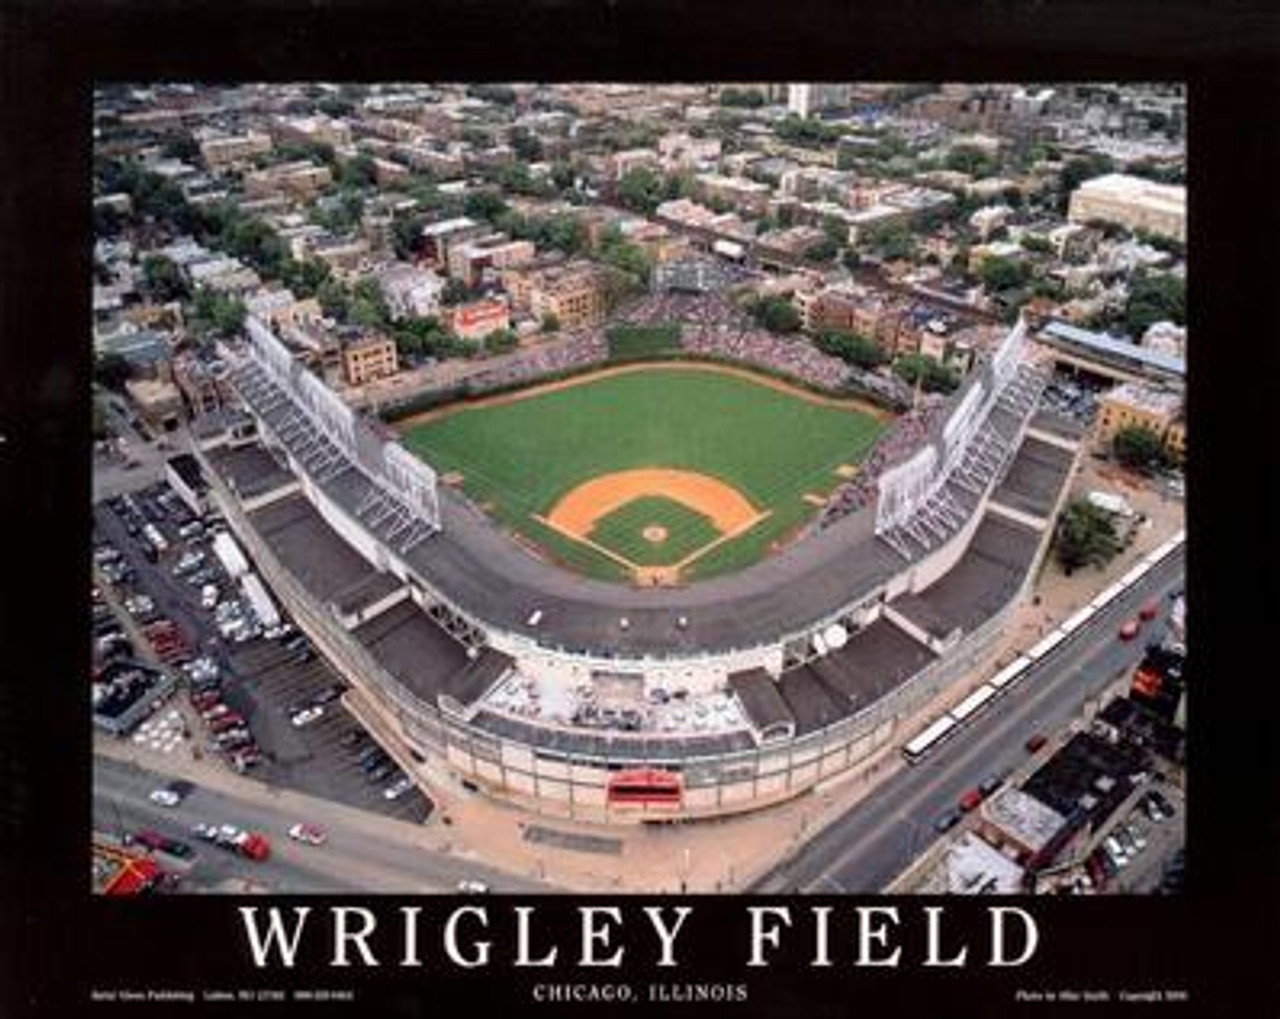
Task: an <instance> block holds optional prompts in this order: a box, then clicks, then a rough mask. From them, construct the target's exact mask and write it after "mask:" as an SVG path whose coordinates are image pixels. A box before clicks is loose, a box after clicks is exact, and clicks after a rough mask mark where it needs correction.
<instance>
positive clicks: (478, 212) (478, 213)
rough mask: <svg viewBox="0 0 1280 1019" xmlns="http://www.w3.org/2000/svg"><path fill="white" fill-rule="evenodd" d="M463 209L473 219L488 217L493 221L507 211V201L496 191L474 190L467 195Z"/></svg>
mask: <svg viewBox="0 0 1280 1019" xmlns="http://www.w3.org/2000/svg"><path fill="white" fill-rule="evenodd" d="M462 209H463V212H465V213H466V214H467V215H468V216H470V217H471V218H472V219H487V220H489V221H490V222H492V221H493V220H494V219H495V218H497V217H498V216H500V215H501V214H502V213H504V212H506V211H507V203H506V202H504V201H503V200H502V196H501V195H499V194H498V192H496V191H488V190H485V191H473V192H472V193H471V194H469V195H467V197H466V200H465V201H464V202H463V205H462Z"/></svg>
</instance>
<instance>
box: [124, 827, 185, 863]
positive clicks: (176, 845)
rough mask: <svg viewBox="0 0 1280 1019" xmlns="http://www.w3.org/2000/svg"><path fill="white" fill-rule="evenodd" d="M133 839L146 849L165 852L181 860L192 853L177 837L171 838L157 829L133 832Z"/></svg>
mask: <svg viewBox="0 0 1280 1019" xmlns="http://www.w3.org/2000/svg"><path fill="white" fill-rule="evenodd" d="M133 841H134V842H136V843H138V844H139V845H142V846H146V847H147V848H148V849H152V850H155V851H156V852H160V853H167V854H168V855H169V856H176V857H178V858H179V859H181V860H185V859H189V858H190V857H191V856H193V855H194V850H192V848H191V847H190V846H189V845H187V844H186V843H185V842H179V841H178V840H177V839H171V838H169V837H168V836H167V835H161V834H160V832H158V831H140V832H135V833H134V835H133Z"/></svg>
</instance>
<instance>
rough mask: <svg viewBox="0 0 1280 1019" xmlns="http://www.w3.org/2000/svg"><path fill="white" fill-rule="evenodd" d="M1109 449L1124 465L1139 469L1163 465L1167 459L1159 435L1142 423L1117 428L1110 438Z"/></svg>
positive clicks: (1144, 469) (1143, 469)
mask: <svg viewBox="0 0 1280 1019" xmlns="http://www.w3.org/2000/svg"><path fill="white" fill-rule="evenodd" d="M1111 451H1112V452H1113V453H1114V454H1115V458H1116V459H1117V460H1118V461H1119V462H1120V463H1121V464H1123V465H1124V466H1125V467H1131V468H1133V469H1135V470H1141V471H1146V470H1150V469H1151V468H1152V467H1160V466H1163V465H1164V464H1165V463H1166V462H1167V460H1168V458H1167V456H1166V454H1165V449H1164V443H1163V442H1162V441H1161V439H1160V436H1159V435H1157V434H1156V433H1155V432H1153V431H1152V430H1151V429H1150V428H1146V427H1144V426H1142V425H1129V426H1127V427H1125V428H1121V429H1119V430H1118V431H1117V432H1116V434H1115V435H1114V436H1112V438H1111Z"/></svg>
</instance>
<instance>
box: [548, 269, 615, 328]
mask: <svg viewBox="0 0 1280 1019" xmlns="http://www.w3.org/2000/svg"><path fill="white" fill-rule="evenodd" d="M529 303H530V309H531V310H532V312H533V314H534V316H535V317H536V318H539V319H541V318H543V317H544V316H546V315H548V314H550V315H554V316H555V317H556V318H557V319H558V320H559V322H560V328H562V329H570V330H572V329H580V328H583V327H588V326H594V325H599V324H600V323H601V322H603V321H604V317H605V312H606V307H605V287H604V273H603V272H602V271H601V270H600V269H599V268H598V267H596V266H593V265H590V264H585V263H571V264H569V265H566V266H564V267H563V268H561V269H549V270H546V271H544V272H543V273H542V274H541V277H540V278H539V279H538V281H537V282H535V283H534V285H533V287H532V290H531V293H530V301H529Z"/></svg>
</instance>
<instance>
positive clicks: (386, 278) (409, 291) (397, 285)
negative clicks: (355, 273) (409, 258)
mask: <svg viewBox="0 0 1280 1019" xmlns="http://www.w3.org/2000/svg"><path fill="white" fill-rule="evenodd" d="M377 277H378V285H379V286H381V287H382V296H383V297H384V298H385V299H386V302H387V309H388V310H389V311H390V312H391V317H392V318H394V319H401V318H428V317H430V316H432V315H438V314H440V295H441V294H442V293H443V292H444V280H443V279H442V278H441V277H440V276H437V275H436V274H435V273H434V272H431V271H430V270H428V269H420V268H419V267H417V266H416V265H410V264H409V263H407V262H396V263H393V264H392V265H388V266H385V267H384V268H382V269H380V270H378V273H377Z"/></svg>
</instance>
